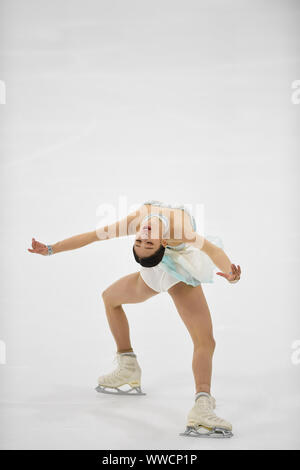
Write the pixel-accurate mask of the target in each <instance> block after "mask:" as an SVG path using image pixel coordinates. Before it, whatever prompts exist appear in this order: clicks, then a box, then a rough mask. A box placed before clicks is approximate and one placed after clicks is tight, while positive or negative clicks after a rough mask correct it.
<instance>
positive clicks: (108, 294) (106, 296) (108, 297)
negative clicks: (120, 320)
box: [101, 287, 118, 307]
mask: <svg viewBox="0 0 300 470" xmlns="http://www.w3.org/2000/svg"><path fill="white" fill-rule="evenodd" d="M101 296H102V300H103V302H104V304H105V305H110V307H117V306H118V305H116V299H115V298H114V295H113V292H112V290H111V289H110V288H109V287H108V288H107V289H105V290H104V291H103V292H102V294H101Z"/></svg>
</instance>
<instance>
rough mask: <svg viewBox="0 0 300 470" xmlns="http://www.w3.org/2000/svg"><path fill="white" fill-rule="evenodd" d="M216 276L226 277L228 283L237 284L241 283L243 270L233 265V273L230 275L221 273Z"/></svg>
mask: <svg viewBox="0 0 300 470" xmlns="http://www.w3.org/2000/svg"><path fill="white" fill-rule="evenodd" d="M216 274H218V275H219V276H223V277H225V279H227V281H228V282H237V281H239V279H240V277H241V268H240V266H239V265H237V266H235V264H232V265H231V272H230V273H229V274H226V273H220V272H219V273H216Z"/></svg>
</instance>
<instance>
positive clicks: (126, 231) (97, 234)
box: [28, 208, 141, 256]
mask: <svg viewBox="0 0 300 470" xmlns="http://www.w3.org/2000/svg"><path fill="white" fill-rule="evenodd" d="M140 217H141V208H139V209H137V210H136V211H135V212H132V213H131V214H129V215H128V216H127V217H125V218H124V219H122V220H119V221H117V222H114V223H113V224H110V225H105V226H104V227H100V228H98V229H96V230H92V231H91V232H85V233H82V234H79V235H74V236H72V237H70V238H66V239H64V240H61V241H59V242H57V243H54V244H52V245H50V246H51V247H52V252H53V254H55V253H61V252H63V251H70V250H76V249H77V248H82V247H83V246H86V245H89V244H90V243H93V242H96V241H99V240H108V239H111V238H117V237H121V236H126V235H132V234H134V233H135V229H136V227H137V225H138V223H139V220H140ZM28 251H30V252H31V253H36V254H40V255H44V256H47V255H48V248H47V245H45V244H43V243H40V242H38V241H37V240H35V238H33V239H32V249H28Z"/></svg>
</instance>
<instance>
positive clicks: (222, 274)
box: [216, 273, 228, 279]
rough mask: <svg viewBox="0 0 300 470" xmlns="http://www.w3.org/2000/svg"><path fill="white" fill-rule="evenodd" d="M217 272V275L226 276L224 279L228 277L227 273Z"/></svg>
mask: <svg viewBox="0 0 300 470" xmlns="http://www.w3.org/2000/svg"><path fill="white" fill-rule="evenodd" d="M216 274H218V275H219V276H222V277H226V279H227V278H228V274H224V273H216Z"/></svg>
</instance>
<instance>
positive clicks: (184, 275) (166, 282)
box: [28, 200, 241, 437]
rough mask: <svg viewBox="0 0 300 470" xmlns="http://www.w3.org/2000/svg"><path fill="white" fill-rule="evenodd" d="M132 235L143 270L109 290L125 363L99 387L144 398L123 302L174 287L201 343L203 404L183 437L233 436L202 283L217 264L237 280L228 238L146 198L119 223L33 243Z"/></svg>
mask: <svg viewBox="0 0 300 470" xmlns="http://www.w3.org/2000/svg"><path fill="white" fill-rule="evenodd" d="M129 235H135V240H134V244H133V255H134V258H135V260H136V261H137V263H139V265H140V270H139V271H137V272H134V273H131V274H128V275H127V276H124V277H122V278H121V279H119V280H118V281H116V282H114V283H113V284H112V285H110V286H109V287H107V288H106V289H105V290H104V291H103V293H102V298H103V302H104V306H105V311H106V315H107V320H108V324H109V327H110V330H111V332H112V335H113V337H114V340H115V342H116V347H117V353H116V359H117V362H118V366H117V368H116V369H115V370H114V371H113V372H112V373H110V374H106V375H102V376H101V377H99V379H98V387H97V388H96V390H97V391H98V392H101V393H116V394H133V393H134V394H137V395H144V393H143V392H142V390H141V368H140V366H139V364H138V361H137V356H136V354H135V352H134V350H133V348H132V345H131V341H130V334H129V325H128V321H127V317H126V315H125V312H124V309H123V305H124V304H132V303H138V302H144V301H145V300H147V299H149V298H150V297H153V296H154V295H158V294H159V293H160V292H168V293H169V294H170V296H171V298H172V299H173V302H174V304H175V307H176V309H177V310H178V313H179V315H180V317H181V318H182V320H183V322H184V324H185V325H186V327H187V329H188V331H189V334H190V336H191V338H192V341H193V345H194V352H193V360H192V369H193V375H194V379H195V392H196V393H195V404H194V406H193V407H192V409H191V410H190V412H189V413H188V417H187V427H186V430H185V432H184V433H182V434H181V435H185V436H195V437H231V436H232V435H233V434H232V425H231V424H230V423H229V422H227V421H225V420H223V419H221V418H219V417H218V416H216V414H215V413H214V411H213V410H214V408H215V399H214V398H213V397H212V396H211V394H210V391H211V374H212V357H213V353H214V350H215V340H214V337H213V328H212V321H211V316H210V311H209V308H208V305H207V302H206V299H205V296H204V293H203V290H202V287H201V283H207V282H213V273H214V269H215V266H216V267H217V268H219V269H220V272H217V275H219V276H222V277H223V278H224V279H225V280H226V281H228V282H230V283H236V282H238V280H239V279H240V276H241V268H240V266H239V265H237V266H236V265H235V264H232V263H231V261H230V260H229V258H228V256H227V255H226V254H225V252H224V251H223V249H222V247H221V246H220V242H218V241H217V242H216V240H214V242H213V241H210V240H209V239H208V238H209V237H205V238H204V237H203V236H202V235H200V234H199V233H197V228H196V222H195V219H194V217H193V216H192V214H191V213H190V211H189V210H188V209H187V208H186V207H185V206H178V205H171V204H165V203H163V202H161V201H155V200H151V201H146V202H144V203H143V204H142V205H141V206H140V207H139V209H138V210H137V211H135V212H132V213H130V214H129V215H128V216H127V217H125V218H124V219H122V220H119V221H118V222H115V223H113V224H110V225H106V226H104V227H101V228H98V229H97V230H95V231H92V232H87V233H83V234H81V235H75V236H73V237H71V238H67V239H65V240H62V241H59V242H57V243H55V244H53V245H45V244H43V243H40V242H38V241H37V240H35V239H34V238H33V239H32V248H31V249H30V248H29V249H28V251H29V252H31V253H37V254H40V255H44V256H47V255H53V254H56V253H60V252H62V251H68V250H74V249H77V248H81V247H83V246H85V245H88V244H89V243H92V242H96V241H99V240H102V241H103V240H107V239H111V238H117V237H121V236H129ZM124 386H126V387H127V390H124ZM121 387H123V388H121ZM128 387H129V389H128Z"/></svg>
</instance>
